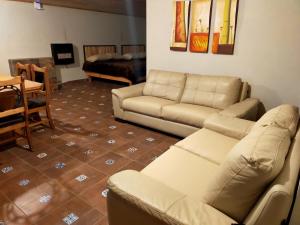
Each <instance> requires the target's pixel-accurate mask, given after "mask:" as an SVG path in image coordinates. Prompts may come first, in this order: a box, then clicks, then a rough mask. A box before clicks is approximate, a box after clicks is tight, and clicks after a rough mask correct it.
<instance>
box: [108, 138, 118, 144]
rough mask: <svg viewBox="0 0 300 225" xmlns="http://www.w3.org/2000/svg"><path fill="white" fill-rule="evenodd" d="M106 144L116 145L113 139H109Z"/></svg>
mask: <svg viewBox="0 0 300 225" xmlns="http://www.w3.org/2000/svg"><path fill="white" fill-rule="evenodd" d="M107 143H108V144H111V145H113V144H115V143H116V140H114V139H111V140H108V141H107Z"/></svg>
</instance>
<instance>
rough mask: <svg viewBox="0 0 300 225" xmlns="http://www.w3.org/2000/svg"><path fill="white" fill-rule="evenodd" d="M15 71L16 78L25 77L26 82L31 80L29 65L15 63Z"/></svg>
mask: <svg viewBox="0 0 300 225" xmlns="http://www.w3.org/2000/svg"><path fill="white" fill-rule="evenodd" d="M16 71H17V75H18V76H25V78H26V79H27V80H31V79H32V76H31V70H30V65H29V64H22V63H17V64H16Z"/></svg>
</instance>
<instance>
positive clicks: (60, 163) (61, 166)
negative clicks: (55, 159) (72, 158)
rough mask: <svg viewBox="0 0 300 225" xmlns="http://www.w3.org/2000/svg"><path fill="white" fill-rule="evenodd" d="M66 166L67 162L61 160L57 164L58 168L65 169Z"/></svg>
mask: <svg viewBox="0 0 300 225" xmlns="http://www.w3.org/2000/svg"><path fill="white" fill-rule="evenodd" d="M65 166H66V164H65V163H63V162H59V163H56V164H55V168H56V169H63V168H65Z"/></svg>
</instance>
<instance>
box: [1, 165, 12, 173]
mask: <svg viewBox="0 0 300 225" xmlns="http://www.w3.org/2000/svg"><path fill="white" fill-rule="evenodd" d="M13 170H14V168H13V167H12V166H7V167H4V168H2V169H1V171H2V173H4V174H6V173H9V172H11V171H13Z"/></svg>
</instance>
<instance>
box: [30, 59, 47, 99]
mask: <svg viewBox="0 0 300 225" xmlns="http://www.w3.org/2000/svg"><path fill="white" fill-rule="evenodd" d="M31 77H32V80H33V81H37V82H40V83H44V90H45V92H46V97H48V96H50V92H51V89H50V81H49V69H48V68H47V67H38V66H37V65H35V64H32V65H31Z"/></svg>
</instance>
